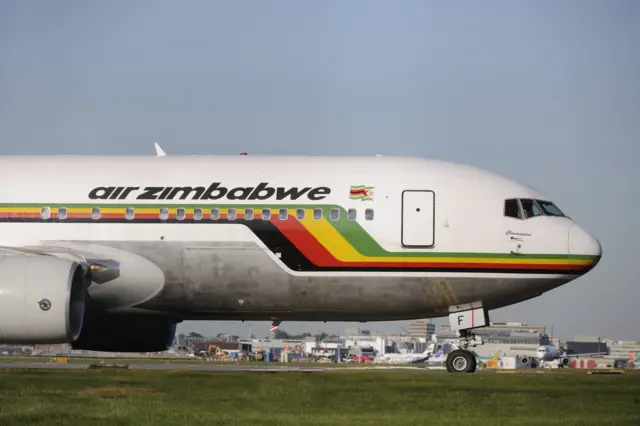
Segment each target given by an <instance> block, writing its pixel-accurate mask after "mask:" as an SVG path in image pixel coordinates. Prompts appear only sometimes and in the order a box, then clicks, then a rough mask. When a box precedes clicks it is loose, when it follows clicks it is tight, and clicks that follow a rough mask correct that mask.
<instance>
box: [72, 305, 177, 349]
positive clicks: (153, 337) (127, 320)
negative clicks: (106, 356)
mask: <svg viewBox="0 0 640 426" xmlns="http://www.w3.org/2000/svg"><path fill="white" fill-rule="evenodd" d="M175 334H176V321H174V320H172V319H169V318H165V317H152V316H140V315H126V316H125V315H116V314H109V313H106V312H100V313H96V312H92V310H91V309H89V310H88V311H87V315H85V318H84V325H83V327H82V332H81V333H80V337H79V338H78V339H77V340H76V341H75V342H73V343H72V344H71V347H72V348H73V349H84V350H90V351H101V352H162V351H166V350H167V349H169V348H170V347H171V346H172V345H173V339H174V337H175Z"/></svg>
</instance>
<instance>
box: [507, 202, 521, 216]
mask: <svg viewBox="0 0 640 426" xmlns="http://www.w3.org/2000/svg"><path fill="white" fill-rule="evenodd" d="M504 215H505V216H506V217H513V218H516V219H520V209H519V208H518V200H507V201H505V202H504Z"/></svg>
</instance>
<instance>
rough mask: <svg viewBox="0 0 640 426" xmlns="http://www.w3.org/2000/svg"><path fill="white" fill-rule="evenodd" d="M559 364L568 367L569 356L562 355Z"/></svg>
mask: <svg viewBox="0 0 640 426" xmlns="http://www.w3.org/2000/svg"><path fill="white" fill-rule="evenodd" d="M558 365H559V366H560V367H567V366H569V358H566V357H562V358H560V359H559V360H558Z"/></svg>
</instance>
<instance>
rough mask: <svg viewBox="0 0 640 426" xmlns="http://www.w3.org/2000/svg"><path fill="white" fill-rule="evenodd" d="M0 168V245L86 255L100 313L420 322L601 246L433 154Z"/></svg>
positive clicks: (593, 255)
mask: <svg viewBox="0 0 640 426" xmlns="http://www.w3.org/2000/svg"><path fill="white" fill-rule="evenodd" d="M0 177H1V178H2V182H3V183H2V186H0V245H1V246H2V247H3V248H4V251H5V252H6V253H18V252H23V251H24V250H25V249H28V250H32V251H35V252H39V253H45V254H50V253H55V255H57V256H68V257H73V258H78V259H81V260H83V261H85V262H86V263H88V264H94V277H95V279H94V281H96V280H97V281H100V282H97V281H96V282H94V284H92V285H91V287H90V288H89V293H90V295H91V297H92V298H93V299H95V300H96V301H98V302H99V303H101V304H102V305H103V306H104V307H106V308H107V309H109V310H111V311H113V312H114V313H117V312H141V313H145V312H146V313H149V314H170V315H173V316H175V317H176V318H179V319H226V318H238V319H272V318H273V319H275V318H277V319H297V320H325V321H329V320H357V321H370V320H371V321H372V320H384V319H407V318H418V317H433V316H441V315H445V314H446V313H447V312H448V307H449V306H450V305H454V304H463V303H471V302H477V301H481V302H483V303H484V304H485V306H486V307H488V308H490V309H493V308H497V307H501V306H505V305H508V304H512V303H516V302H519V301H522V300H526V299H529V298H531V297H535V296H537V295H539V294H541V293H543V292H545V291H548V290H550V289H553V288H555V287H557V286H559V285H562V284H564V283H566V282H569V281H571V280H573V279H575V278H577V277H579V276H581V275H583V274H584V273H586V272H587V271H589V270H590V269H591V268H593V267H594V266H595V265H596V264H597V262H598V260H599V259H600V256H601V248H600V244H599V243H598V241H597V240H596V239H595V238H594V237H592V236H591V235H590V234H589V233H587V232H586V231H585V230H583V229H582V228H581V227H580V226H579V225H577V224H575V222H574V221H572V220H571V219H570V218H568V217H565V216H564V215H561V214H559V215H558V214H555V213H554V212H555V210H554V209H556V207H555V206H554V205H552V204H548V205H545V206H546V207H548V209H549V210H548V212H547V213H548V214H544V211H545V210H544V209H541V208H540V206H542V204H538V205H537V207H536V210H535V211H536V212H539V213H541V214H539V215H535V216H534V217H528V218H524V217H522V216H520V217H514V216H513V214H512V212H511V210H510V209H511V208H512V207H513V206H514V205H515V206H516V213H517V214H519V215H522V214H523V211H524V210H526V209H527V208H528V207H529V205H528V204H527V203H529V202H528V201H526V200H539V201H544V202H548V201H549V200H547V199H546V197H544V196H543V195H542V194H540V193H538V192H537V191H535V190H533V189H531V188H529V187H527V186H524V185H522V184H519V183H517V182H514V181H512V180H509V179H507V178H505V177H502V176H499V175H496V174H494V173H490V172H487V171H484V170H481V169H477V168H473V167H469V166H463V165H458V164H453V163H447V162H441V161H435V160H425V159H415V158H397V157H251V156H229V157H216V156H202V157H200V156H193V157H172V156H167V157H161V158H153V157H149V158H147V157H86V156H66V157H65V156H63V157H40V156H35V157H2V158H0ZM261 183H262V184H263V185H262V186H260V184H261ZM360 186H362V188H361V187H360ZM221 188H222V189H221ZM224 189H226V190H227V191H226V193H225V191H224ZM292 194H298V196H297V197H296V196H292ZM251 198H253V199H251ZM507 200H512V201H509V202H507ZM516 200H525V201H521V202H519V201H516ZM514 203H515V204H514ZM533 203H534V204H535V201H534V202H533ZM302 212H304V217H302V216H300V214H302ZM354 212H355V213H354ZM549 212H551V213H549ZM552 214H553V215H552Z"/></svg>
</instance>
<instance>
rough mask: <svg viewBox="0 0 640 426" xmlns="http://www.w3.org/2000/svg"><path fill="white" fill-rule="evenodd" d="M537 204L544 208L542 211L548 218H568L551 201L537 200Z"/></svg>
mask: <svg viewBox="0 0 640 426" xmlns="http://www.w3.org/2000/svg"><path fill="white" fill-rule="evenodd" d="M536 202H537V203H538V204H539V205H540V207H542V210H544V214H546V215H547V216H566V215H565V214H564V213H562V210H560V209H559V208H558V206H556V205H555V204H553V203H552V202H551V201H540V200H536Z"/></svg>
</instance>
